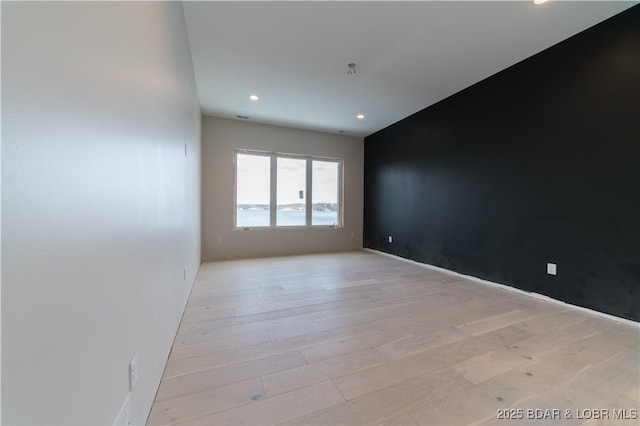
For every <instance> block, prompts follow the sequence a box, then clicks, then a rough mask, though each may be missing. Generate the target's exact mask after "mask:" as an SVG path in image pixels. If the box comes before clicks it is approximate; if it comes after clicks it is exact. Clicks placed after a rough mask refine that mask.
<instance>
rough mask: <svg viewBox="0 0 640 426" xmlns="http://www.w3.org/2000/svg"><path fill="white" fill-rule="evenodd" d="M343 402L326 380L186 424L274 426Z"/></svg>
mask: <svg viewBox="0 0 640 426" xmlns="http://www.w3.org/2000/svg"><path fill="white" fill-rule="evenodd" d="M341 402H344V398H342V395H340V392H339V391H338V389H337V388H336V387H335V385H334V384H333V382H331V381H328V382H324V383H319V384H317V385H313V386H309V387H306V388H303V389H299V390H296V391H293V392H287V393H284V394H281V395H278V396H274V397H273V398H267V399H264V400H261V401H257V402H254V403H251V404H247V405H243V406H241V407H237V408H231V409H229V410H225V411H221V412H218V413H215V414H212V415H209V416H205V417H199V418H197V419H195V420H191V421H188V422H185V423H183V424H188V425H267V424H269V425H275V424H280V423H284V422H287V421H289V420H292V419H294V418H296V417H302V416H304V415H306V414H309V413H313V412H315V411H320V410H322V409H324V408H327V407H331V406H333V405H336V404H339V403H341Z"/></svg>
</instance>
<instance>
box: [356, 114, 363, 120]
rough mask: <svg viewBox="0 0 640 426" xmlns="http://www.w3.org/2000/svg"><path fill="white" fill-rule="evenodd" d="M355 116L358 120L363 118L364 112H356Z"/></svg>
mask: <svg viewBox="0 0 640 426" xmlns="http://www.w3.org/2000/svg"><path fill="white" fill-rule="evenodd" d="M356 118H357V119H358V120H362V119H363V118H364V114H358V115H356Z"/></svg>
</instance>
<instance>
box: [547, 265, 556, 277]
mask: <svg viewBox="0 0 640 426" xmlns="http://www.w3.org/2000/svg"><path fill="white" fill-rule="evenodd" d="M547 274H549V275H558V265H556V264H555V263H547Z"/></svg>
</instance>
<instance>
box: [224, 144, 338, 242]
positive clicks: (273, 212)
mask: <svg viewBox="0 0 640 426" xmlns="http://www.w3.org/2000/svg"><path fill="white" fill-rule="evenodd" d="M238 154H246V155H256V156H262V157H270V158H271V167H270V188H271V191H270V192H271V194H270V202H269V226H238V215H237V213H238V187H237V184H236V180H237V177H238V168H237V164H238V161H237V159H238ZM278 158H292V159H298V160H300V159H303V160H306V166H307V172H306V188H305V191H306V197H305V224H304V225H286V226H285V225H277V222H276V220H277V215H278V206H277V200H278V177H277V175H278V167H277V162H278ZM314 160H316V161H326V162H334V163H337V164H338V223H337V224H336V225H312V210H311V209H312V206H313V189H312V187H313V161H314ZM343 227H344V160H343V159H342V158H335V157H320V156H316V155H300V154H290V153H282V152H271V151H258V150H253V149H235V150H234V154H233V229H234V230H252V229H308V228H326V229H336V228H343Z"/></svg>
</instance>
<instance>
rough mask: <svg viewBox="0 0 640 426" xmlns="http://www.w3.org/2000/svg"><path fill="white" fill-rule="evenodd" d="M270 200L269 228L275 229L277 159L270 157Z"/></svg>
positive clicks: (273, 156) (274, 156)
mask: <svg viewBox="0 0 640 426" xmlns="http://www.w3.org/2000/svg"><path fill="white" fill-rule="evenodd" d="M270 177H271V199H270V200H269V201H270V203H269V226H271V227H272V228H275V227H276V215H277V211H276V208H277V200H278V157H277V156H276V155H273V154H272V155H271V176H270Z"/></svg>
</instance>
